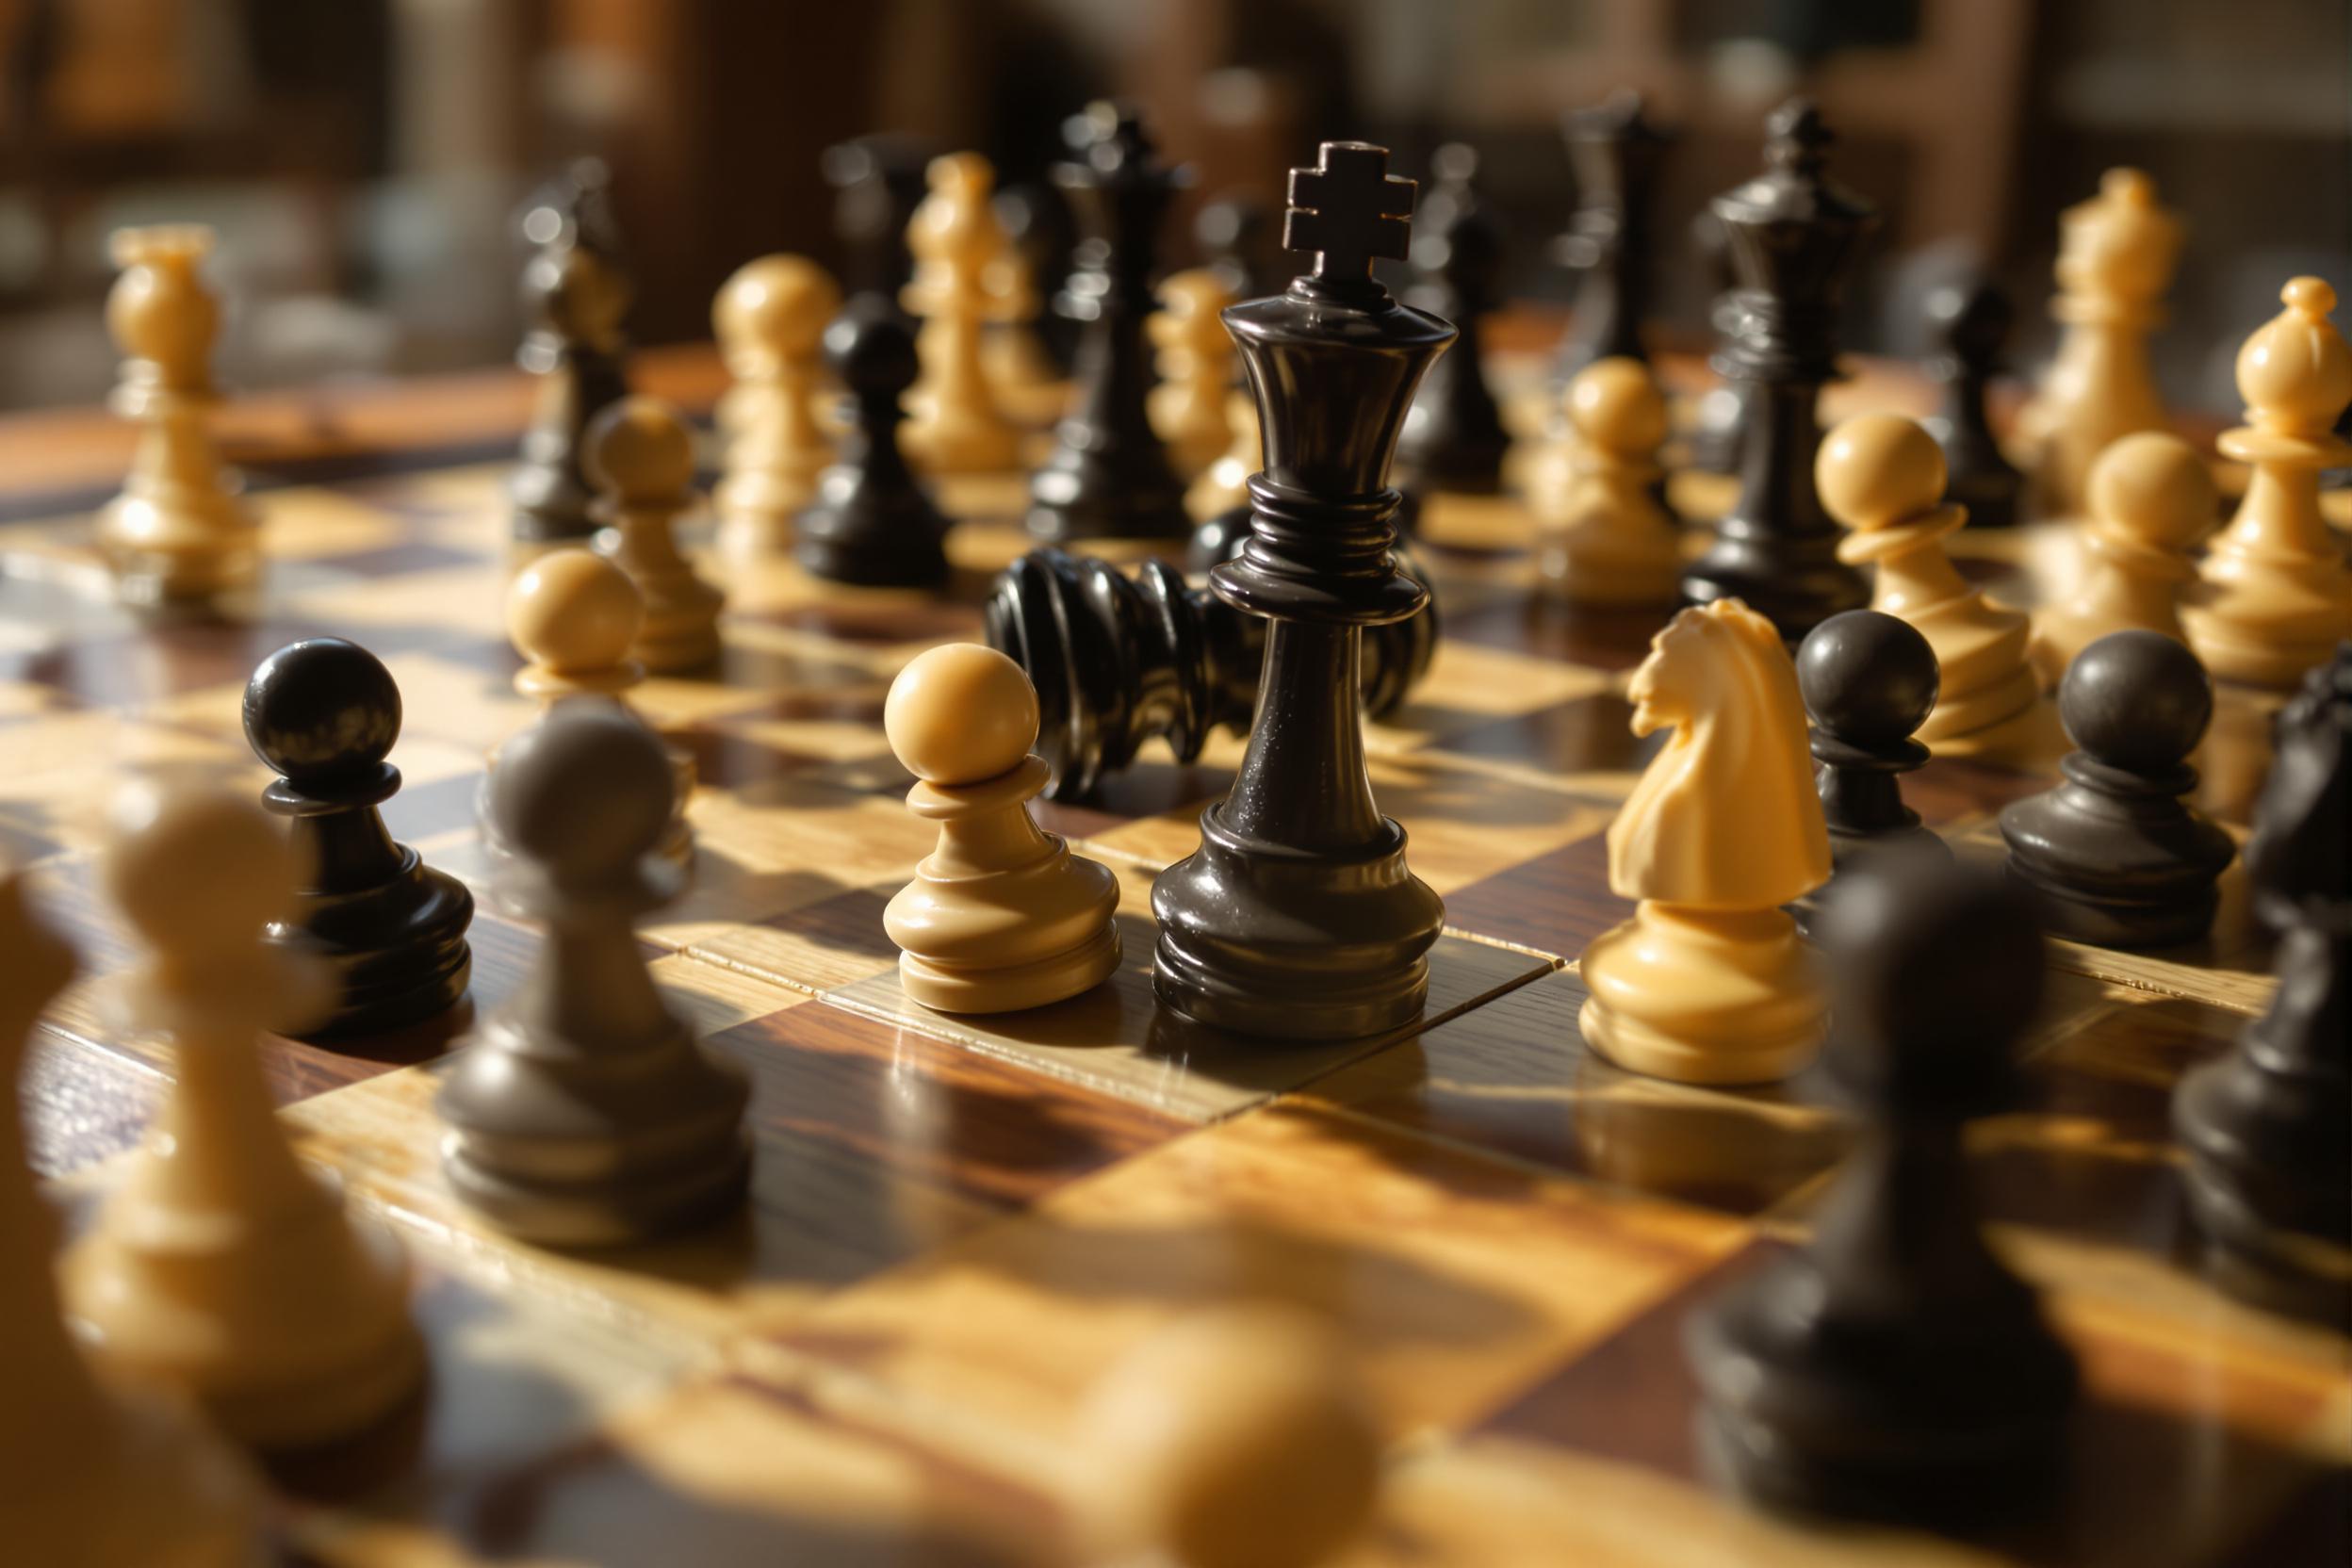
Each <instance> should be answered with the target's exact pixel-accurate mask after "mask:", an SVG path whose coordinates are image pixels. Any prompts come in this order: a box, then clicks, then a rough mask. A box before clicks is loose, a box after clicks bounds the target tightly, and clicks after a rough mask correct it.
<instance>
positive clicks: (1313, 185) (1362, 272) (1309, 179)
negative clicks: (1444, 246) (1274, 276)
mask: <svg viewBox="0 0 2352 1568" xmlns="http://www.w3.org/2000/svg"><path fill="white" fill-rule="evenodd" d="M1414 189H1415V187H1414V185H1413V181H1411V180H1405V179H1398V178H1397V176H1395V175H1393V174H1391V173H1390V172H1388V149H1387V148H1385V147H1375V146H1374V145H1372V144H1371V143H1370V142H1368V141H1327V142H1325V143H1323V146H1322V150H1321V155H1320V157H1319V160H1318V161H1317V162H1316V164H1315V167H1314V168H1313V169H1294V170H1292V171H1291V172H1290V210H1289V211H1287V212H1285V213H1284V214H1283V215H1282V246H1283V248H1284V249H1285V250H1292V251H1312V252H1314V253H1315V273H1314V276H1315V278H1316V279H1317V280H1319V281H1321V282H1324V283H1330V284H1348V283H1362V282H1364V281H1366V280H1368V279H1369V278H1370V277H1371V276H1372V262H1373V259H1374V258H1375V257H1379V256H1386V257H1388V258H1389V259H1391V260H1393V261H1401V260H1403V259H1404V256H1405V249H1406V246H1407V244H1408V243H1409V242H1410V241H1411V239H1412V237H1413V225H1412V222H1411V219H1412V217H1413V192H1414Z"/></svg>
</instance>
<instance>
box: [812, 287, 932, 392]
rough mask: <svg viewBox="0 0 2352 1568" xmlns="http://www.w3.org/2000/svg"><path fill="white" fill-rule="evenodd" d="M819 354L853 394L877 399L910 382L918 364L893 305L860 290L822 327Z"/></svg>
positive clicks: (912, 339) (909, 335) (902, 320)
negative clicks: (821, 351)
mask: <svg viewBox="0 0 2352 1568" xmlns="http://www.w3.org/2000/svg"><path fill="white" fill-rule="evenodd" d="M825 359H826V361H827V362H828V363H829V364H831V366H832V367H833V373H834V374H835V375H838V376H840V377H841V384H842V385H844V386H846V387H848V388H849V390H850V394H851V396H853V397H858V398H880V397H887V396H889V395H890V394H891V393H896V392H904V391H906V390H907V388H908V387H910V386H912V385H914V384H915V377H916V376H917V375H918V374H919V373H920V372H921V370H922V368H923V367H922V365H921V364H920V362H918V361H917V360H916V358H915V335H914V334H913V333H912V332H909V331H908V330H907V321H906V319H905V318H904V317H902V316H900V315H899V313H898V307H897V306H896V305H895V304H893V303H891V302H890V301H889V300H887V299H885V298H883V297H882V296H881V295H879V294H861V295H859V296H858V297H857V298H856V299H854V300H852V301H850V302H849V304H848V306H847V308H845V309H844V310H842V312H841V314H840V315H839V316H836V317H835V318H833V324H832V325H831V326H829V327H827V328H825Z"/></svg>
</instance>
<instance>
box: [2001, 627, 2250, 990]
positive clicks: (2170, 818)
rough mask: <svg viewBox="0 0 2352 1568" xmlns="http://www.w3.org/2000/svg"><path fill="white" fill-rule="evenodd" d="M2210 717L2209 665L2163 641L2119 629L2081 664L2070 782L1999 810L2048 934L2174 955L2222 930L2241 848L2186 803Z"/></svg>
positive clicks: (2063, 694)
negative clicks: (2221, 888) (2227, 878)
mask: <svg viewBox="0 0 2352 1568" xmlns="http://www.w3.org/2000/svg"><path fill="white" fill-rule="evenodd" d="M2058 718H2059V722H2060V723H2062V724H2064V725H2065V726H2066V735H2067V737H2068V738H2069V739H2070V740H2072V741H2073V742H2074V743H2075V745H2076V746H2077V747H2079V748H2080V749H2078V750H2076V751H2073V752H2069V753H2068V754H2067V755H2066V760H2064V761H2063V762H2061V763H2060V764H2059V769H2060V771H2061V772H2062V773H2064V774H2065V775H2066V782H2065V783H2063V784H2061V785H2059V786H2058V787H2057V788H2056V789H2054V790H2051V791H2049V792H2046V793H2043V794H2038V795H2034V796H2033V797H2031V798H2030V799H2026V800H2020V801H2017V802H2014V803H2012V804H2011V805H2009V806H2007V807H2005V808H2003V809H2002V810H2001V838H2003V839H2004V840H2006V841H2008V844H2009V871H2010V874H2011V875H2013V876H2015V877H2017V879H2018V880H2019V881H2020V882H2022V883H2024V884H2025V885H2026V886H2027V887H2029V888H2031V889H2033V890H2034V892H2035V893H2036V894H2038V895H2039V896H2040V899H2041V905H2042V918H2043V920H2044V921H2045V922H2046V923H2048V924H2049V926H2050V931H2051V933H2052V934H2054V935H2056V936H2061V937H2066V938H2067V939H2071V940H2074V941H2078V942H2091V943H2094V944H2096V945H2098V946H2101V947H2164V946H2169V945H2170V944H2172V943H2174V942H2185V941H2192V940H2194V939H2197V938H2198V937H2201V936H2203V935H2204V934H2205V933H2206V932H2207V931H2208V930H2209V929H2211V928H2212V926H2213V911H2214V909H2215V908H2216V907H2217V906H2218V905H2219V902H2220V894H2219V892H2218V890H2216V888H2215V886H2214V883H2215V882H2216V880H2217V879H2218V878H2219V877H2220V875H2221V874H2222V872H2223V871H2224V870H2225V869H2226V868H2227V867H2228V866H2229V862H2230V860H2231V859H2232V858H2234V857H2235V856H2236V854H2237V846H2236V845H2235V844H2233V843H2232V842H2231V841H2230V839H2229V834H2228V833H2226V832H2224V831H2223V830H2222V829H2221V828H2220V827H2219V826H2218V825H2215V824H2214V823H2213V822H2212V821H2211V820H2209V819H2208V818H2206V817H2205V816H2204V815H2203V814H2202V813H2200V812H2199V811H2197V809H2196V808H2195V807H2193V806H2191V805H2190V804H2189V803H2188V801H2187V799H2186V798H2185V797H2186V796H2187V795H2188V794H2189V792H2191V791H2193V790H2194V789H2196V788H2197V770H2196V769H2195V768H2193V767H2191V766H2190V765H2189V763H2188V756H2189V753H2191V752H2192V751H2195V750H2196V749H2197V742H2198V741H2199V740H2201V739H2202V738H2203V737H2204V734H2205V727H2206V725H2207V724H2208V723H2210V722H2211V721H2212V719H2213V681H2212V680H2211V679H2210V678H2208V677H2207V676H2206V674H2205V666H2204V665H2202V664H2200V663H2198V662H2197V655H2196V654H2194V653H2191V652H2190V651H2189V650H2188V648H2187V647H2186V646H2184V645H2181V644H2180V643H2179V642H2176V641H2175V640H2173V639H2172V638H2170V637H2167V636H2165V635H2164V633H2162V632H2158V631H2139V630H2132V631H2115V632H2110V633H2108V634H2107V635H2106V636H2104V637H2101V638H2100V639H2099V641H2097V642H2096V643H2093V644H2092V645H2090V646H2089V647H2086V648H2084V649H2083V650H2082V652H2081V653H2079V654H2077V655H2075V659H2074V662H2073V663H2072V664H2069V665H2068V666H2067V667H2066V678H2064V679H2062V680H2061V681H2059V683H2058Z"/></svg>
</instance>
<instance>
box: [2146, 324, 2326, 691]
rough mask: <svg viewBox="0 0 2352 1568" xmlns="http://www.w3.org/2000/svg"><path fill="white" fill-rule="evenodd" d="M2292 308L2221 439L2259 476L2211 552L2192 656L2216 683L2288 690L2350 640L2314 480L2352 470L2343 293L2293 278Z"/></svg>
mask: <svg viewBox="0 0 2352 1568" xmlns="http://www.w3.org/2000/svg"><path fill="white" fill-rule="evenodd" d="M2279 297H2280V299H2282V300H2283V301H2285V302H2286V307H2287V308H2286V309H2284V310H2282V311H2280V312H2279V313H2278V315H2277V316H2275V317H2273V318H2272V319H2270V320H2269V322H2267V323H2266V324H2265V325H2263V326H2262V328H2261V330H2259V331H2258V332H2256V333H2255V334H2254V335H2253V336H2251V337H2249V338H2247V339H2246V347H2244V348H2243V349H2240V350H2239V351H2238V395H2239V396H2240V397H2242V398H2244V399H2245V400H2246V423H2245V424H2244V425H2241V426H2239V427H2238V428H2237V429H2236V430H2231V431H2225V432H2223V433H2222V436H2221V442H2220V446H2221V452H2222V455H2223V456H2224V457H2233V458H2236V459H2237V460H2238V461H2239V462H2241V463H2248V464H2251V465H2253V467H2254V475H2253V478H2252V480H2251V481H2250V482H2248V483H2247V485H2246V499H2245V500H2243V501H2242V502H2240V503H2239V505H2238V511H2237V515H2236V516H2234V517H2232V518H2230V519H2229V527H2228V528H2226V529H2224V530H2223V531H2221V533H2220V535H2219V536H2218V537H2217V538H2215V539H2214V540H2213V545H2212V547H2210V548H2209V549H2207V550H2206V552H2205V564H2204V566H2203V568H2202V574H2201V575H2202V576H2203V578H2204V594H2203V596H2202V602H2201V603H2200V604H2198V605H2197V607H2195V608H2193V609H2192V610H2190V611H2189V612H2188V613H2187V615H2186V619H2187V621H2188V625H2189V645H2191V646H2192V647H2194V648H2196V649H2197V657H2198V658H2199V659H2202V660H2203V661H2204V662H2205V667H2206V669H2207V670H2209V671H2211V672H2212V673H2213V678H2214V679H2216V680H2228V681H2235V682H2237V683H2239V684H2241V685H2246V686H2257V687H2264V688H2268V689H2270V690H2274V691H2289V690H2292V689H2293V688H2294V687H2295V685H2296V684H2297V683H2298V682H2300V681H2301V680H2302V678H2303V672H2304V671H2306V670H2308V669H2310V668H2311V666H2313V665H2314V664H2320V663H2324V662H2327V658H2328V656H2329V655H2330V654H2332V653H2333V652H2334V651H2335V645H2336V644H2337V643H2338V642H2339V641H2341V640H2342V639H2344V638H2345V637H2352V572H2347V571H2346V570H2345V569H2344V541H2343V539H2342V538H2340V537H2339V536H2338V535H2337V534H2336V532H2335V531H2334V530H2333V529H2331V528H2330V527H2329V526H2328V524H2327V518H2325V517H2323V516H2322V515H2320V510H2319V473H2320V470H2321V469H2323V468H2340V467H2344V466H2346V465H2348V464H2352V442H2345V441H2344V440H2343V439H2341V438H2340V437H2338V436H2337V435H2336V434H2335V433H2334V430H2333V427H2334V425H2335V422H2336V417H2337V416H2339V415H2341V414H2342V413H2343V412H2344V406H2345V404H2347V403H2352V349H2347V348H2346V347H2345V344H2344V334H2343V333H2341V332H2339V331H2337V330H2336V324H2335V323H2334V322H2333V321H2330V320H2329V319H2327V313H2328V312H2329V311H2331V310H2333V309H2335V308H2336V291H2335V290H2334V289H2332V288H2330V287H2328V286H2327V285H2326V284H2325V283H2323V282H2321V281H2320V280H2319V279H2317V278H2296V279H2295V280H2294V281H2293V282H2291V283H2289V284H2288V285H2287V286H2286V288H2285V290H2284V291H2283V292H2282V293H2281V294H2280V296H2279Z"/></svg>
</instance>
